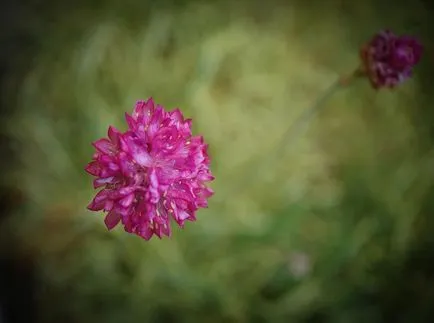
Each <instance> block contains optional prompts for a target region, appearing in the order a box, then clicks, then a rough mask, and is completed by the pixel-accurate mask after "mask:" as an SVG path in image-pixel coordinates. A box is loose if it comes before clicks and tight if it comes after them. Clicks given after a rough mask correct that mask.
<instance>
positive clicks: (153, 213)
mask: <svg viewBox="0 0 434 323" xmlns="http://www.w3.org/2000/svg"><path fill="white" fill-rule="evenodd" d="M126 121H127V124H128V130H127V131H126V132H124V133H121V132H120V131H118V130H116V129H115V128H114V127H112V126H110V127H109V129H108V138H102V139H100V140H97V141H96V142H94V143H93V146H94V147H95V148H96V153H95V154H94V156H93V161H92V162H90V163H89V164H88V165H87V167H86V171H87V172H88V173H89V174H91V175H93V176H95V177H96V178H95V179H94V182H93V185H94V188H100V187H102V190H101V191H99V192H98V193H97V194H96V196H95V198H94V199H93V200H92V202H91V203H90V204H89V206H88V209H89V210H92V211H100V210H103V211H104V212H107V215H106V217H105V224H106V226H107V228H108V229H109V230H110V229H112V228H114V227H115V226H116V225H117V224H118V223H120V222H121V223H122V224H123V226H124V229H125V231H127V232H129V233H134V234H136V235H138V236H140V237H142V238H144V239H145V240H149V239H150V238H151V237H152V236H153V235H154V234H156V235H157V236H158V237H159V238H161V237H162V236H163V235H166V236H170V235H171V226H170V218H173V219H174V220H175V221H176V223H177V224H178V225H179V226H180V227H183V226H184V222H185V221H187V220H188V221H195V220H196V216H195V212H196V211H197V210H198V209H199V208H205V207H207V199H208V198H209V197H210V196H212V195H213V191H212V190H211V189H210V188H208V187H207V186H206V185H205V183H206V182H209V181H212V180H213V179H214V177H213V176H212V174H211V171H210V169H209V164H210V159H209V157H208V154H207V148H208V145H206V144H205V143H204V140H203V138H202V137H201V136H192V132H191V120H190V119H186V120H184V117H183V115H182V113H181V111H180V110H179V109H175V110H174V111H172V112H167V111H165V109H164V107H162V106H160V105H156V106H155V104H154V101H153V100H152V98H149V99H148V100H147V101H146V102H144V101H138V102H137V104H136V106H135V109H134V111H133V114H132V115H129V114H126Z"/></svg>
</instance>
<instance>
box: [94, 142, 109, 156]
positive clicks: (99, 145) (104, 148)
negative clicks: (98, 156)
mask: <svg viewBox="0 0 434 323" xmlns="http://www.w3.org/2000/svg"><path fill="white" fill-rule="evenodd" d="M93 146H94V147H95V148H96V149H98V150H99V151H100V152H102V153H103V154H110V153H111V152H112V150H113V145H112V143H111V142H110V140H108V139H106V138H102V139H99V140H97V141H95V142H94V143H93Z"/></svg>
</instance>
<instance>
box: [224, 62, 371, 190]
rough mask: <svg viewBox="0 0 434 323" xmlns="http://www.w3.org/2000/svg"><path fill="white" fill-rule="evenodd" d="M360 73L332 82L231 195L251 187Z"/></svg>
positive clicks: (236, 186)
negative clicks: (339, 91)
mask: <svg viewBox="0 0 434 323" xmlns="http://www.w3.org/2000/svg"><path fill="white" fill-rule="evenodd" d="M362 74H363V73H362V72H361V69H360V68H357V69H356V70H355V71H354V72H353V73H351V74H350V75H349V76H347V77H340V78H338V79H337V80H336V81H335V82H333V83H332V84H331V85H330V86H329V87H328V88H327V89H326V90H325V91H324V93H323V94H322V95H321V96H320V97H319V98H318V99H317V100H316V101H315V103H314V104H313V105H312V106H311V107H310V108H309V109H307V110H305V111H303V113H302V114H301V115H300V116H299V117H298V119H297V120H296V121H295V122H294V123H293V124H292V125H291V126H290V127H289V128H288V129H287V130H286V131H285V133H284V134H283V135H282V138H281V139H280V140H279V141H278V142H277V143H276V145H273V147H272V148H271V150H270V151H269V152H268V153H267V155H266V158H265V159H263V160H261V161H260V165H259V167H252V168H251V169H249V171H247V173H245V175H244V178H245V180H243V181H241V182H239V183H237V184H242V187H241V188H240V187H239V185H234V186H232V189H233V190H230V191H234V192H233V193H232V194H239V193H241V192H243V191H244V188H246V187H250V186H251V185H252V181H254V180H255V179H257V177H258V174H259V175H260V174H262V172H263V169H264V168H268V167H270V166H269V165H272V164H273V163H272V161H273V160H274V159H277V158H280V157H282V155H283V154H284V153H285V151H286V148H287V146H288V145H290V144H291V143H292V142H293V141H294V140H296V139H298V138H299V137H300V135H301V134H302V133H303V131H304V130H306V126H307V124H308V123H309V122H310V121H311V120H312V119H313V117H315V116H316V114H317V113H318V112H320V111H321V109H323V108H324V107H325V106H326V105H325V103H326V102H327V100H328V99H329V98H330V97H331V96H332V95H333V94H334V93H335V92H336V91H337V90H338V89H340V88H343V87H346V86H347V85H349V84H350V83H351V81H353V80H354V79H355V78H357V77H360V76H362Z"/></svg>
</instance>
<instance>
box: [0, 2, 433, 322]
mask: <svg viewBox="0 0 434 323" xmlns="http://www.w3.org/2000/svg"><path fill="white" fill-rule="evenodd" d="M401 2H402V3H401ZM401 2H400V1H395V2H386V1H384V4H383V3H382V2H379V1H371V0H370V1H368V0H367V1H364V2H362V1H360V2H354V1H337V0H336V1H331V0H330V1H323V2H321V1H311V2H308V1H304V2H303V1H300V2H297V1H283V0H281V1H279V0H270V1H267V2H264V1H259V0H251V1H247V0H240V1H225V0H222V1H193V0H190V1H188V0H184V1H174V0H173V1H168V0H163V1H133V0H124V1H114V0H108V1H99V0H92V1H84V0H81V1H80V0H79V1H75V2H71V3H69V4H67V3H66V2H59V1H50V0H46V1H36V0H25V1H21V2H20V3H17V2H13V1H10V2H9V3H7V2H6V3H5V4H4V5H3V10H1V16H2V17H1V19H0V21H1V28H0V35H1V51H0V55H1V56H0V60H1V72H2V81H3V82H2V88H1V89H2V94H1V104H2V108H3V114H2V117H1V129H0V132H1V141H0V144H1V149H2V151H1V157H2V158H1V169H2V173H3V175H2V177H3V178H2V181H1V200H0V202H1V204H2V207H3V208H4V212H2V216H1V228H0V230H1V231H0V243H1V244H0V246H1V248H0V254H1V259H2V260H1V270H2V272H1V285H0V290H1V299H0V300H1V303H0V316H1V317H0V321H1V322H2V323H14V322H41V323H51V322H53V323H54V322H56V323H57V322H65V323H67V322H71V323H76V322H80V323H87V322H92V323H94V322H104V323H120V322H122V323H129V322H155V323H160V322H189V323H190V322H258V323H259V322H333V323H345V322H353V323H358V322H360V323H362V322H363V323H365V322H368V321H369V322H372V323H375V322H393V323H395V322H412V323H415V322H430V321H431V319H432V317H433V315H434V311H433V310H432V304H433V301H434V282H433V277H432V274H433V272H434V240H433V236H434V235H433V232H434V231H433V229H434V222H433V221H434V220H433V212H434V185H433V179H434V167H433V166H434V150H433V146H432V144H433V142H434V112H433V111H434V110H433V108H432V106H433V103H434V100H433V94H432V93H433V92H432V76H431V75H432V72H433V71H434V69H433V51H432V50H431V49H430V47H431V42H432V39H433V36H434V33H433V32H432V31H431V30H430V29H429V28H430V17H431V8H429V7H428V4H427V3H423V2H422V1H416V0H415V1H412V2H407V4H406V3H405V2H404V1H401ZM386 27H388V28H391V29H392V30H394V31H395V32H397V33H399V34H402V33H409V34H414V35H417V36H418V37H419V38H420V39H421V40H422V41H423V42H424V44H425V45H426V47H427V48H426V52H425V54H424V57H423V61H422V62H421V63H420V64H419V65H418V67H417V68H416V72H415V76H414V78H413V79H412V80H410V81H409V82H407V83H406V84H405V85H403V86H401V87H400V88H398V89H396V90H395V91H387V90H385V91H379V92H376V91H374V90H372V89H371V88H370V87H369V84H368V83H367V82H363V81H359V82H355V83H354V84H351V86H348V87H347V88H343V89H340V90H339V91H337V92H336V93H335V94H334V95H333V96H332V97H331V98H330V99H329V100H328V101H327V102H326V103H325V106H324V109H323V111H322V112H321V114H319V115H318V116H317V117H316V118H315V119H313V120H312V122H311V123H310V125H309V128H308V129H307V130H306V132H305V133H303V134H302V135H301V136H300V137H299V138H292V139H291V140H288V145H287V147H285V149H282V152H281V153H280V155H279V156H280V157H279V158H278V159H267V158H266V157H267V154H268V152H269V149H270V147H271V146H272V145H273V144H274V143H276V142H277V141H278V140H280V138H281V136H282V134H283V133H284V132H285V130H286V129H287V128H288V127H289V126H290V125H291V124H292V122H294V121H295V119H296V117H297V116H298V115H299V114H300V113H301V112H302V111H304V110H306V109H308V108H309V107H310V106H312V104H314V102H315V100H316V98H318V97H320V96H321V93H322V92H323V91H325V90H326V89H327V88H328V87H329V86H330V85H331V84H332V83H333V82H334V81H335V80H336V79H337V78H338V77H339V76H340V75H344V74H346V73H349V72H351V71H352V70H353V69H354V68H355V67H356V66H357V64H358V48H359V47H360V45H361V44H363V42H364V41H366V40H367V39H368V38H370V37H371V36H372V34H373V33H375V32H376V31H378V30H379V29H382V28H386ZM151 96H152V97H153V98H154V100H155V101H156V102H158V103H160V104H163V105H164V106H166V107H168V108H175V107H180V108H181V109H182V110H183V111H184V113H185V114H186V115H187V116H188V117H191V118H193V120H194V129H195V132H196V133H200V134H203V135H204V137H205V139H206V140H207V141H208V142H209V144H210V152H211V156H212V169H213V172H214V174H215V176H216V180H215V182H213V184H212V187H213V189H214V190H215V191H216V194H215V196H214V197H213V198H212V199H211V200H210V206H209V209H206V210H202V211H200V212H199V214H198V221H197V222H195V223H188V224H187V225H186V227H185V228H184V229H183V230H180V229H175V230H174V233H173V237H172V238H170V239H164V240H158V239H153V240H151V241H149V242H146V241H144V240H141V239H140V238H138V237H135V236H131V235H128V234H127V233H125V232H123V230H122V228H117V229H116V230H114V231H112V232H107V230H106V229H105V227H104V224H103V215H102V214H97V213H91V212H89V211H87V210H86V205H87V203H88V202H89V201H90V200H91V198H92V196H93V195H94V191H93V189H92V185H91V178H90V176H87V175H86V174H85V173H84V171H83V167H84V166H85V165H86V163H87V162H88V161H89V160H90V158H91V156H92V153H93V148H92V147H91V145H90V143H91V141H93V140H95V139H98V138H99V137H102V136H105V134H106V131H107V127H108V125H110V124H113V125H115V126H116V127H118V128H120V129H125V125H124V121H123V114H124V112H126V111H128V112H130V111H131V110H132V108H133V106H134V103H135V101H136V100H138V99H146V98H148V97H151Z"/></svg>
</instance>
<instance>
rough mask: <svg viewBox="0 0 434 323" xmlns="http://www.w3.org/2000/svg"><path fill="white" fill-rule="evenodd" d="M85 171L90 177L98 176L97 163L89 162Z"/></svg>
mask: <svg viewBox="0 0 434 323" xmlns="http://www.w3.org/2000/svg"><path fill="white" fill-rule="evenodd" d="M85 171H86V172H88V173H89V174H90V175H93V176H98V174H99V172H100V167H99V163H98V162H96V161H93V162H90V163H89V164H87V166H86V168H85Z"/></svg>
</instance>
